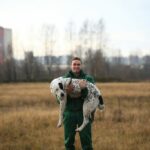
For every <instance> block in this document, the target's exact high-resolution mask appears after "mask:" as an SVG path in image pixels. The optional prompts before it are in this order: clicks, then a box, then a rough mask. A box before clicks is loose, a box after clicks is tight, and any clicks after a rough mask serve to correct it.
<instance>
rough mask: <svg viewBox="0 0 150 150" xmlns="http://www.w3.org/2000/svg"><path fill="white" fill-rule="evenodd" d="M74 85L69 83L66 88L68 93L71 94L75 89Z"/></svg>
mask: <svg viewBox="0 0 150 150" xmlns="http://www.w3.org/2000/svg"><path fill="white" fill-rule="evenodd" d="M73 89H74V87H73V85H72V84H69V85H68V86H67V88H66V91H67V94H71V93H72V91H73Z"/></svg>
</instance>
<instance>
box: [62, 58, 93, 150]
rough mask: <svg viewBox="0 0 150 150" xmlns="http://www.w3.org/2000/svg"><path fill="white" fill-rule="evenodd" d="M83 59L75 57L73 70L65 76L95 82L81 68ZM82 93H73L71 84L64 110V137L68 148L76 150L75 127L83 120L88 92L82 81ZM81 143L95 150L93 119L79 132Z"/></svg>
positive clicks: (88, 149)
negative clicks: (92, 129) (93, 144)
mask: <svg viewBox="0 0 150 150" xmlns="http://www.w3.org/2000/svg"><path fill="white" fill-rule="evenodd" d="M81 63H82V62H81V59H80V58H78V57H75V58H73V59H72V62H71V70H70V71H69V72H68V73H67V74H66V75H65V76H64V77H71V78H76V79H86V80H87V81H89V82H91V83H94V80H93V78H92V77H91V76H89V75H87V74H85V73H84V72H83V71H82V69H81V65H82V64H81ZM80 86H81V89H82V90H81V93H76V94H75V95H72V94H71V92H72V90H73V87H72V86H71V85H70V86H69V87H68V89H67V105H66V109H65V112H64V134H65V135H64V136H65V137H64V138H65V147H66V150H75V146H74V142H75V134H76V131H75V129H76V128H77V126H80V125H81V124H82V122H83V110H82V109H83V102H84V98H85V97H86V96H87V94H88V90H87V88H86V82H85V81H81V82H80ZM79 135H80V140H81V145H82V149H83V150H93V147H92V134H91V121H90V123H88V124H87V126H86V127H85V128H84V129H83V130H82V131H81V132H79Z"/></svg>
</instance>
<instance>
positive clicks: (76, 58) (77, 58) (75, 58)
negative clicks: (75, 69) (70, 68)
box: [72, 57, 82, 63]
mask: <svg viewBox="0 0 150 150" xmlns="http://www.w3.org/2000/svg"><path fill="white" fill-rule="evenodd" d="M74 60H79V61H80V62H81V63H82V61H81V58H79V57H73V58H72V61H74Z"/></svg>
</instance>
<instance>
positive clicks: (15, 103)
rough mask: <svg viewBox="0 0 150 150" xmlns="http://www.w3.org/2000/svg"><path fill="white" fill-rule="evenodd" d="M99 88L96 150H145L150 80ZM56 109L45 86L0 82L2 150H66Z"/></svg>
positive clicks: (147, 145) (149, 120) (148, 139)
mask: <svg viewBox="0 0 150 150" xmlns="http://www.w3.org/2000/svg"><path fill="white" fill-rule="evenodd" d="M97 85H98V87H99V88H100V89H101V92H102V95H103V97H104V99H105V104H106V109H105V111H104V112H100V111H99V110H97V112H96V115H95V121H94V123H93V126H92V131H93V134H92V135H93V146H94V150H149V149H150V82H140V83H97ZM58 109H59V105H58V104H57V102H56V101H55V99H54V97H53V96H51V94H50V91H49V83H16V84H14V83H10V84H0V150H64V141H63V139H64V138H63V127H62V128H59V129H58V128H56V125H57V121H58ZM75 145H76V150H81V146H80V140H79V136H78V134H77V136H76V141H75Z"/></svg>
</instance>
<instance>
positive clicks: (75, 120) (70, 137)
mask: <svg viewBox="0 0 150 150" xmlns="http://www.w3.org/2000/svg"><path fill="white" fill-rule="evenodd" d="M82 122H83V113H82V111H76V112H72V111H66V112H64V138H65V147H66V150H75V146H74V142H75V134H76V131H75V129H76V128H77V126H80V125H81V124H82ZM79 135H80V141H81V146H82V149H83V150H93V148H92V135H91V122H89V123H88V124H87V126H86V127H85V128H84V129H83V130H82V131H81V132H79Z"/></svg>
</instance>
